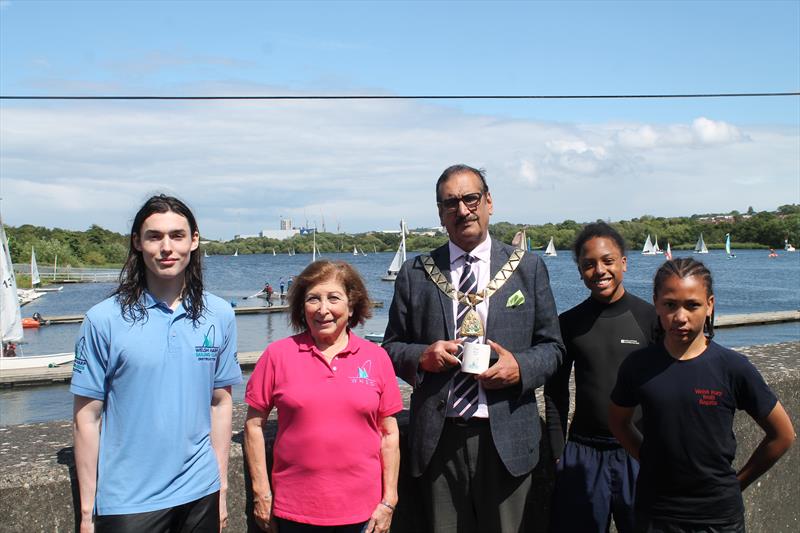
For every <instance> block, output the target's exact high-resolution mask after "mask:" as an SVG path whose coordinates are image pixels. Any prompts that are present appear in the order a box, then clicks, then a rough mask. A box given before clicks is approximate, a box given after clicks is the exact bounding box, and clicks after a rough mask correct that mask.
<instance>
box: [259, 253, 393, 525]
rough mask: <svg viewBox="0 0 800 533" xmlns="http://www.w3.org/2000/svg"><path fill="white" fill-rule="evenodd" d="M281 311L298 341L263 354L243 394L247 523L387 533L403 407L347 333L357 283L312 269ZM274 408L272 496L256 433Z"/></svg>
mask: <svg viewBox="0 0 800 533" xmlns="http://www.w3.org/2000/svg"><path fill="white" fill-rule="evenodd" d="M289 306H290V312H291V323H292V326H293V327H294V328H295V330H296V331H299V333H298V334H296V335H294V336H292V337H288V338H286V339H282V340H279V341H276V342H274V343H272V344H270V345H269V346H267V349H266V350H264V353H263V355H262V356H261V358H260V359H259V361H258V364H257V365H256V368H255V370H254V371H253V375H252V376H251V377H250V380H249V382H248V383H247V392H246V394H245V401H246V402H247V404H248V405H249V409H248V411H247V421H246V422H245V450H246V453H247V465H248V468H249V470H250V478H251V481H252V486H253V500H254V506H255V507H254V514H255V519H256V523H257V524H258V525H259V527H261V528H262V529H265V530H266V529H268V528H269V527H270V525H271V524H273V523H277V526H278V528H277V529H279V531H280V533H292V532H295V531H302V532H312V531H314V532H316V531H330V532H351V531H352V532H363V531H366V532H384V531H388V529H389V525H390V524H391V520H392V512H393V511H394V506H395V504H396V503H397V472H398V467H399V462H400V452H399V445H398V442H399V437H398V435H399V432H398V429H397V420H396V419H395V417H394V416H393V415H395V414H396V413H397V412H398V411H400V410H401V409H402V400H401V398H400V390H399V388H398V386H397V380H396V378H395V374H394V370H393V369H392V364H391V361H390V360H389V357H388V356H387V355H386V352H385V351H384V350H383V349H382V348H380V347H379V346H377V345H375V344H372V343H370V342H368V341H366V340H363V339H361V338H359V337H358V336H356V335H355V334H354V333H353V332H352V331H351V328H352V327H353V326H355V325H356V324H359V323H361V324H363V323H364V321H365V320H366V319H367V318H369V316H370V305H369V298H368V296H367V291H366V288H365V287H364V282H363V281H362V280H361V278H360V276H359V275H358V273H357V272H356V271H355V269H353V267H351V266H350V265H348V264H347V263H344V262H341V261H317V262H315V263H312V264H311V265H309V266H308V267H307V268H306V269H305V270H304V271H303V272H302V273H301V274H300V275H299V276H297V277H296V278H295V282H294V284H292V287H291V289H290V290H289ZM273 407H275V408H277V409H278V433H277V436H276V437H275V446H274V450H273V458H274V461H273V467H272V487H273V488H274V491H273V490H272V489H271V488H270V481H269V479H268V477H267V463H266V456H265V451H264V434H263V432H262V430H263V427H264V423H265V421H266V419H267V416H268V415H269V412H270V411H271V410H272V408H273Z"/></svg>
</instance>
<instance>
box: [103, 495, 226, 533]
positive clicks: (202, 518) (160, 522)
mask: <svg viewBox="0 0 800 533" xmlns="http://www.w3.org/2000/svg"><path fill="white" fill-rule="evenodd" d="M94 530H95V532H96V533H142V532H147V533H219V491H217V492H215V493H213V494H209V495H208V496H205V497H203V498H200V499H199V500H195V501H193V502H189V503H184V504H183V505H178V506H176V507H170V508H168V509H161V510H158V511H150V512H147V513H133V514H114V515H102V516H96V517H95V519H94Z"/></svg>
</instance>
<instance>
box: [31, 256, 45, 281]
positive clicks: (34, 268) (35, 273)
mask: <svg viewBox="0 0 800 533" xmlns="http://www.w3.org/2000/svg"><path fill="white" fill-rule="evenodd" d="M41 282H42V278H40V277H39V266H38V265H37V264H36V252H35V251H34V249H33V248H31V287H33V286H34V285H39V284H40V283H41Z"/></svg>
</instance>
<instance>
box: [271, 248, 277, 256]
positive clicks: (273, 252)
mask: <svg viewBox="0 0 800 533" xmlns="http://www.w3.org/2000/svg"><path fill="white" fill-rule="evenodd" d="M272 255H273V256H276V255H278V254H276V253H275V248H273V249H272Z"/></svg>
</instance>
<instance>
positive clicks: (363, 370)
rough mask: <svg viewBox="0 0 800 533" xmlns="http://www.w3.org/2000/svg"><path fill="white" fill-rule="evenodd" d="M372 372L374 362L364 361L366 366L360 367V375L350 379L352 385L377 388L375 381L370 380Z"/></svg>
mask: <svg viewBox="0 0 800 533" xmlns="http://www.w3.org/2000/svg"><path fill="white" fill-rule="evenodd" d="M370 370H372V361H371V360H369V359H367V360H366V361H364V364H363V365H362V366H360V367H358V375H357V376H353V377H351V378H350V382H351V383H363V384H364V385H369V386H370V387H374V386H375V380H374V379H370V377H369V372H370Z"/></svg>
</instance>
